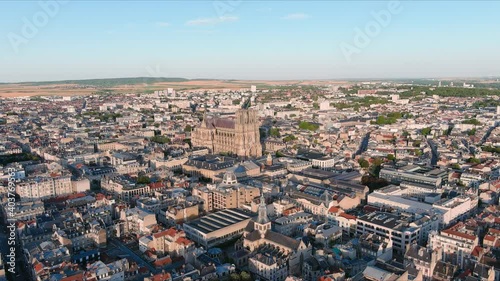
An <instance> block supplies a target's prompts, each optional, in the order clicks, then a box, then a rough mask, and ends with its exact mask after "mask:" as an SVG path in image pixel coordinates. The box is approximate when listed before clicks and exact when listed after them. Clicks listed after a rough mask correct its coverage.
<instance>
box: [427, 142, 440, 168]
mask: <svg viewBox="0 0 500 281" xmlns="http://www.w3.org/2000/svg"><path fill="white" fill-rule="evenodd" d="M427 144H428V145H429V147H430V148H431V150H432V157H431V166H436V164H437V161H438V156H439V153H438V151H437V146H436V144H435V143H434V142H433V141H432V140H430V139H427Z"/></svg>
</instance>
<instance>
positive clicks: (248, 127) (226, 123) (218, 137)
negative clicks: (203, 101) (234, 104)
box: [191, 109, 262, 157]
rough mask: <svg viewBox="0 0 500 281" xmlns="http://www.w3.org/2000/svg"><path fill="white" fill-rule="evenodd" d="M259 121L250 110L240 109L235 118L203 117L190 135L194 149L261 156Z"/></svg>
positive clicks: (255, 113)
mask: <svg viewBox="0 0 500 281" xmlns="http://www.w3.org/2000/svg"><path fill="white" fill-rule="evenodd" d="M259 126H260V123H259V119H258V118H257V112H256V111H255V110H252V109H240V110H238V111H237V112H236V117H235V118H234V119H233V118H220V117H209V116H206V115H205V116H204V118H203V121H202V122H201V125H200V126H198V127H196V128H195V129H194V131H193V132H192V135H191V143H192V144H193V146H195V147H208V148H209V149H210V150H211V151H212V153H232V154H235V155H237V156H240V157H260V156H262V145H261V143H260V133H259Z"/></svg>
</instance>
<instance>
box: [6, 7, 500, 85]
mask: <svg viewBox="0 0 500 281" xmlns="http://www.w3.org/2000/svg"><path fill="white" fill-rule="evenodd" d="M498 11H500V1H484V2H480V1H442V2H439V1H400V2H399V1H345V2H343V1H246V0H216V1H209V0H207V1H201V0H200V1H89V0H85V1H83V0H82V1H55V0H49V1H5V2H4V1H2V2H0V82H22V81H57V80H67V79H91V78H116V77H183V78H189V79H196V78H210V79H247V80H257V79H258V80H296V79H300V80H306V79H349V78H361V79H363V78H440V77H484V76H496V77H498V76H500V52H499V50H500V17H499V16H498Z"/></svg>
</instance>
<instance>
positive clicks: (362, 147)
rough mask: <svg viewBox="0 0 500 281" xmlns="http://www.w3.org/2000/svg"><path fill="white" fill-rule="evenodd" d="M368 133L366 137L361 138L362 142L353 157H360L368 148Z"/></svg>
mask: <svg viewBox="0 0 500 281" xmlns="http://www.w3.org/2000/svg"><path fill="white" fill-rule="evenodd" d="M370 133H371V132H368V133H366V135H365V136H364V137H363V140H362V141H361V144H360V145H359V149H358V151H356V153H354V156H356V155H360V154H361V153H363V152H364V151H365V150H366V149H367V148H368V141H369V140H370Z"/></svg>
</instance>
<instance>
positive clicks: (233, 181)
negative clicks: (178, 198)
mask: <svg viewBox="0 0 500 281" xmlns="http://www.w3.org/2000/svg"><path fill="white" fill-rule="evenodd" d="M192 193H193V196H197V197H199V198H201V199H202V200H203V201H204V203H205V204H204V209H205V211H213V210H224V209H231V208H241V207H243V205H249V204H250V203H251V202H252V201H253V199H255V198H256V197H259V196H260V189H259V188H257V187H253V186H249V185H244V184H240V183H238V180H237V178H236V175H235V174H234V173H233V172H226V173H225V174H224V177H223V180H222V183H221V184H209V185H207V186H200V187H195V188H193V192H192Z"/></svg>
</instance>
